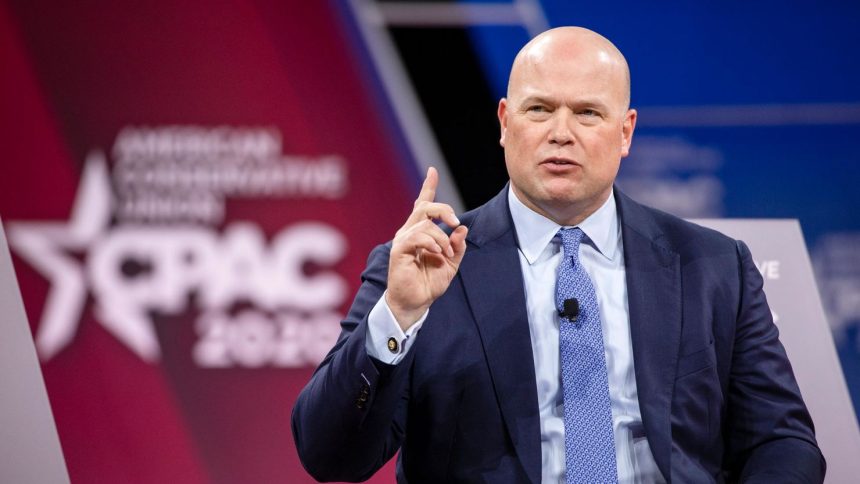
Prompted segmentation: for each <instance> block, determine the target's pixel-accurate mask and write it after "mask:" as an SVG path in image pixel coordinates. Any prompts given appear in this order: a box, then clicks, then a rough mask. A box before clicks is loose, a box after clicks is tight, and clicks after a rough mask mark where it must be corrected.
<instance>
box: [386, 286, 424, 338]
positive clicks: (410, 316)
mask: <svg viewBox="0 0 860 484" xmlns="http://www.w3.org/2000/svg"><path fill="white" fill-rule="evenodd" d="M385 304H387V305H388V309H389V310H390V311H391V314H392V315H394V319H395V320H396V321H397V324H398V325H399V326H400V329H401V330H403V332H406V330H408V329H409V328H410V327H411V326H412V325H414V324H415V323H417V322H418V320H420V319H421V316H423V315H424V313H425V312H426V311H427V307H418V308H406V307H403V306H402V305H400V304H398V303H397V302H395V301H392V300H391V293H390V292H387V291H386V293H385Z"/></svg>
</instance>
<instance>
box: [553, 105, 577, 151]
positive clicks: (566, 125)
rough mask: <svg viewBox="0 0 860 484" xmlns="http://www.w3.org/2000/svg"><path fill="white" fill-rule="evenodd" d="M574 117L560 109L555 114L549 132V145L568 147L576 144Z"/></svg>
mask: <svg viewBox="0 0 860 484" xmlns="http://www.w3.org/2000/svg"><path fill="white" fill-rule="evenodd" d="M573 121H574V120H573V115H572V114H570V113H568V112H567V110H564V109H560V110H558V111H556V112H555V113H554V116H553V119H552V124H551V125H550V131H549V143H550V144H555V145H561V146H564V145H568V144H571V143H573V142H574V136H573V128H572V127H571V126H572V123H573Z"/></svg>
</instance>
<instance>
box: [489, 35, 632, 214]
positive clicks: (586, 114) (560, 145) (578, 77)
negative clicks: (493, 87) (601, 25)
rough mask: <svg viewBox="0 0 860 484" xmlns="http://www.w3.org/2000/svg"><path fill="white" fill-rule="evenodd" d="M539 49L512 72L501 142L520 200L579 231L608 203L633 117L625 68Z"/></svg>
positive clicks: (591, 56) (597, 57)
mask: <svg viewBox="0 0 860 484" xmlns="http://www.w3.org/2000/svg"><path fill="white" fill-rule="evenodd" d="M543 44H544V45H540V43H538V45H536V46H535V47H533V48H532V51H536V52H530V53H529V54H528V55H525V56H523V58H522V59H518V61H517V62H519V64H517V63H515V65H514V68H513V70H512V72H511V82H510V85H509V89H508V98H507V99H502V100H501V102H500V103H499V112H498V114H499V122H500V124H501V140H500V142H501V144H502V146H504V148H505V164H506V165H507V169H508V175H509V176H510V178H511V184H512V186H513V189H514V193H515V194H516V195H517V196H518V198H519V199H520V200H521V201H522V202H523V203H524V204H526V205H527V206H529V207H530V208H532V209H533V210H535V211H537V212H538V213H541V214H543V215H544V216H547V217H548V218H550V219H552V220H554V221H556V222H557V223H560V224H562V225H567V224H576V223H579V222H580V221H582V219H583V218H585V217H587V216H588V215H590V214H591V213H593V212H594V211H595V210H597V209H598V208H599V207H600V205H601V204H602V203H603V202H604V201H606V199H607V198H608V196H609V193H610V191H611V188H612V183H613V182H614V180H615V176H616V174H617V173H618V168H619V165H620V163H621V158H623V157H625V156H627V154H628V151H629V148H630V142H631V140H632V137H633V129H634V127H635V124H636V111H634V110H630V109H627V102H628V99H627V97H628V95H629V94H628V93H629V91H628V87H627V82H628V81H627V78H626V74H625V72H626V71H625V68H624V67H622V66H621V65H619V64H618V62H617V59H616V58H614V57H613V56H612V55H611V54H610V53H608V52H606V51H605V50H600V48H599V47H589V46H588V45H585V46H583V45H581V43H577V44H576V45H575V46H574V47H570V46H564V45H559V42H555V43H553V42H552V41H548V42H544V43H543ZM586 44H587V43H586ZM532 54H533V55H532Z"/></svg>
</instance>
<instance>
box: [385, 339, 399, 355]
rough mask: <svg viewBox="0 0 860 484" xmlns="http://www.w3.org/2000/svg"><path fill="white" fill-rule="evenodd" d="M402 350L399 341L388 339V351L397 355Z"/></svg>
mask: <svg viewBox="0 0 860 484" xmlns="http://www.w3.org/2000/svg"><path fill="white" fill-rule="evenodd" d="M399 349H400V345H399V344H397V340H396V339H394V338H388V351H390V352H392V353H394V354H397V351H398V350H399Z"/></svg>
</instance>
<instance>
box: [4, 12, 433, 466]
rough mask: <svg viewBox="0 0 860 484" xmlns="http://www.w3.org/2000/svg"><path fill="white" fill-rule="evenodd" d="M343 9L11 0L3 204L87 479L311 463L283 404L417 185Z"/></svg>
mask: <svg viewBox="0 0 860 484" xmlns="http://www.w3.org/2000/svg"><path fill="white" fill-rule="evenodd" d="M348 20H349V19H348V18H347V17H345V16H344V14H343V12H341V11H340V10H339V9H338V7H337V5H336V4H329V3H327V2H281V1H268V2H267V1H260V2H254V1H241V0H237V1H227V2H207V1H189V2H180V3H177V2H172V1H154V2H113V1H101V2H88V3H86V4H85V5H84V4H80V3H78V2H67V3H62V2H61V3H57V2H39V1H36V2H32V1H29V0H28V1H21V2H3V3H0V49H2V50H0V61H2V72H3V75H2V77H0V79H2V81H0V82H2V86H0V93H2V106H3V107H2V111H0V140H2V141H0V146H2V154H0V157H2V176H0V213H2V216H3V218H4V221H7V230H8V232H9V239H10V243H11V246H12V251H13V254H14V256H15V267H16V270H17V274H18V278H19V281H20V286H21V290H22V292H23V296H24V301H25V306H26V310H27V313H28V316H29V318H30V322H31V325H32V329H33V334H34V337H35V340H36V344H37V349H38V352H39V356H40V358H41V361H42V365H43V372H44V377H45V380H46V384H47V388H48V392H49V395H50V399H51V402H52V406H53V411H54V415H55V418H56V422H57V426H58V429H59V434H60V438H61V441H62V445H63V450H64V452H65V456H66V462H67V463H68V467H69V472H70V475H71V479H72V482H82V483H83V482H87V483H90V482H106V483H107V482H110V483H116V482H128V483H132V482H139V483H156V482H175V483H179V482H182V483H203V482H222V483H235V482H305V481H309V480H310V478H309V477H307V476H306V474H305V473H304V472H303V470H302V468H301V465H300V463H299V461H298V457H297V455H296V452H295V449H294V445H293V442H292V437H291V433H290V430H289V420H290V410H291V408H292V405H293V402H294V400H295V398H296V395H297V394H298V392H299V391H300V389H301V388H302V387H303V386H304V384H305V383H306V382H307V380H308V379H309V377H310V374H311V371H312V369H313V368H314V367H315V366H316V365H317V363H318V362H319V361H320V360H321V359H322V357H323V356H324V355H325V353H326V352H327V351H328V349H329V348H330V347H331V345H332V344H333V342H334V341H335V338H336V336H337V334H338V332H339V326H338V323H339V320H340V318H341V316H342V315H343V314H344V312H345V310H346V309H347V307H348V305H349V303H350V302H351V298H352V294H353V293H354V291H355V290H356V289H357V287H358V283H359V280H358V274H359V273H360V271H361V269H362V268H363V267H364V264H365V261H366V257H367V254H368V252H369V251H370V250H371V248H372V247H373V246H374V245H375V244H378V243H381V242H384V241H385V240H387V239H388V238H390V237H391V235H392V234H393V233H394V231H395V230H396V229H397V227H398V226H399V225H400V223H401V220H402V219H403V218H405V216H406V215H407V214H408V212H409V210H410V208H411V203H412V197H413V196H414V191H415V190H414V188H415V186H416V185H415V180H416V176H415V174H414V168H413V166H414V164H413V163H412V161H411V160H410V159H409V157H408V154H407V153H406V152H405V151H404V149H403V147H402V146H401V145H400V143H401V142H400V141H398V140H399V134H398V133H397V132H396V131H394V130H392V129H391V128H390V123H388V122H387V120H386V117H387V116H388V114H387V113H386V112H385V109H383V108H382V107H381V106H383V103H384V101H383V100H381V99H380V98H379V97H378V96H377V94H376V93H375V91H374V89H373V87H372V86H373V79H372V78H371V77H369V76H368V74H369V73H368V71H367V70H366V66H364V65H363V64H362V62H361V55H360V54H359V53H358V52H357V50H356V49H357V47H356V45H357V43H356V42H355V41H354V40H353V39H352V38H351V35H353V34H352V33H351V30H350V28H349V27H348V24H347V23H346V22H347V21H348ZM392 480H393V471H391V470H389V471H388V472H384V477H383V478H380V479H377V480H376V481H375V482H391V481H392Z"/></svg>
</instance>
